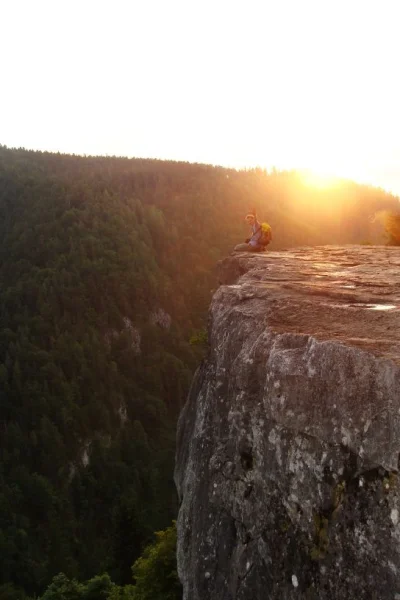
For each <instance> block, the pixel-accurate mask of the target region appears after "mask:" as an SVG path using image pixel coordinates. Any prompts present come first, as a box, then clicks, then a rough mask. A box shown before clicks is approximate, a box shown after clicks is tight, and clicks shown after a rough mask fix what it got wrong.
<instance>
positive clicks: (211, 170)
mask: <svg viewBox="0 0 400 600" xmlns="http://www.w3.org/2000/svg"><path fill="white" fill-rule="evenodd" d="M252 207H255V208H256V209H257V210H258V213H259V216H260V218H261V219H262V220H267V221H268V222H269V223H270V224H271V226H272V229H273V236H274V241H273V244H272V248H274V249H277V248H282V247H288V246H295V245H299V244H301V245H303V244H321V243H359V242H365V241H370V242H378V243H384V242H385V238H384V237H383V230H382V225H381V224H380V222H379V220H378V219H376V218H375V217H374V215H375V213H376V212H377V211H380V210H384V209H388V210H390V211H392V212H396V211H397V210H398V201H397V199H395V198H394V197H393V196H390V195H389V194H387V193H385V192H384V191H382V190H376V189H373V188H369V187H366V186H359V185H356V184H354V183H351V182H338V184H337V186H335V187H333V188H330V189H317V188H312V187H310V186H308V185H306V183H305V182H304V181H303V180H302V178H301V176H300V175H298V174H296V173H295V172H277V171H273V172H272V173H266V172H265V171H262V170H260V169H255V170H252V171H242V172H238V171H234V170H229V169H223V168H219V167H212V166H206V165H190V164H185V163H172V162H162V161H156V160H141V159H131V160H130V159H124V158H112V157H111V158H102V157H85V158H82V157H77V156H67V155H59V154H57V155H56V154H50V153H40V152H29V151H25V150H9V149H7V148H5V147H0V421H1V422H0V427H1V434H0V452H1V459H0V556H1V561H0V585H3V591H4V594H5V593H6V592H5V590H8V591H9V590H11V589H21V590H24V591H25V592H26V593H28V594H30V595H34V594H38V593H42V591H43V590H44V589H45V587H46V586H47V585H48V584H49V582H50V580H51V579H52V577H53V576H54V575H55V574H57V573H58V572H60V571H63V572H64V573H66V575H67V576H68V577H75V578H77V579H80V580H83V579H88V578H90V577H93V576H94V575H96V574H98V573H102V572H105V571H107V572H108V573H109V574H110V576H111V578H112V579H113V580H114V581H115V582H116V583H128V582H130V581H131V577H132V576H131V566H132V563H133V562H134V560H136V559H137V558H138V556H139V555H140V553H141V551H142V549H143V547H144V545H145V544H146V543H147V542H148V541H149V540H150V539H151V534H152V532H153V531H154V530H155V529H160V528H163V527H166V526H167V525H169V523H170V521H171V519H172V518H173V517H174V516H175V512H176V497H175V491H174V488H173V484H172V468H173V457H174V435H175V433H174V432H175V423H176V419H177V415H178V413H179V410H180V408H181V407H182V405H183V402H184V401H185V396H186V393H187V391H188V386H189V384H190V380H191V377H192V374H193V371H194V369H195V367H196V365H197V364H198V362H199V360H200V357H201V352H202V350H201V348H199V347H198V346H197V345H195V344H191V343H190V338H191V337H192V336H194V335H195V334H196V333H197V332H199V331H201V330H202V329H203V328H204V327H205V324H206V312H207V307H208V303H209V300H210V295H211V290H212V289H213V288H214V287H215V285H216V279H215V272H214V266H215V263H216V261H217V260H218V259H219V258H221V257H222V256H224V255H225V254H226V253H228V252H229V251H230V250H231V248H232V247H233V246H234V244H236V243H238V242H241V241H243V238H244V237H247V230H246V226H245V224H244V223H243V216H244V214H245V213H246V212H248V210H249V209H250V208H252ZM1 589H2V588H1V587H0V598H1V597H2V596H1ZM7 593H9V592H7ZM4 594H3V596H4V597H7V596H5V595H4Z"/></svg>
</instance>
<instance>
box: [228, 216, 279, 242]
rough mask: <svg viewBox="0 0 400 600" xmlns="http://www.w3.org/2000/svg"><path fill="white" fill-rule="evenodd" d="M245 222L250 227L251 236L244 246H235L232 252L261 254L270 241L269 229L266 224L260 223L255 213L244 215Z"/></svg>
mask: <svg viewBox="0 0 400 600" xmlns="http://www.w3.org/2000/svg"><path fill="white" fill-rule="evenodd" d="M245 221H246V223H247V224H248V225H250V228H251V236H250V237H249V238H247V240H246V241H245V242H244V244H237V246H235V247H234V252H263V251H264V250H265V248H266V247H267V246H268V244H269V243H270V241H271V239H272V233H271V227H270V226H269V225H268V223H260V222H259V221H258V219H257V214H256V212H255V211H252V212H251V213H249V214H248V215H246V217H245Z"/></svg>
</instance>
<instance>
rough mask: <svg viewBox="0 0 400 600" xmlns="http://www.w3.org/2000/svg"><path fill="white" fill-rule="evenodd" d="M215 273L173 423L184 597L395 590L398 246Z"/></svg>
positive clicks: (247, 259)
mask: <svg viewBox="0 0 400 600" xmlns="http://www.w3.org/2000/svg"><path fill="white" fill-rule="evenodd" d="M220 272H221V279H222V283H225V284H229V285H222V286H221V287H220V288H219V289H218V291H217V292H216V294H215V295H214V298H213V301H212V305H211V313H210V314H211V319H210V334H209V335H210V353H209V356H208V358H207V360H205V361H204V363H203V364H202V366H201V368H200V369H199V371H198V372H197V374H196V377H195V379H194V381H193V385H192V389H191V392H190V395H189V398H188V401H187V404H186V406H185V408H184V410H183V412H182V414H181V417H180V421H179V427H178V449H177V463H176V483H177V488H178V491H179V495H180V498H181V507H180V512H179V519H178V568H179V574H180V577H181V580H182V583H183V586H184V600H265V599H279V600H285V599H292V598H293V599H294V598H301V599H303V598H304V599H311V598H313V599H320V600H331V599H332V600H335V599H338V600H339V599H340V600H350V599H351V600H354V599H355V598H358V599H359V600H362V599H368V600H370V599H377V600H378V599H379V600H386V599H391V600H394V599H395V598H400V501H399V494H400V484H399V481H398V475H397V473H398V461H399V452H400V308H399V307H400V249H393V248H378V247H345V248H342V247H340V248H338V247H321V248H313V249H311V248H300V249H296V250H293V251H288V252H279V253H278V252H276V253H275V252H267V253H263V254H256V255H243V254H240V255H237V256H232V257H229V258H228V259H226V260H225V261H224V262H223V263H222V265H221V269H220ZM238 276H239V277H240V278H239V279H238V280H237V281H235V278H237V277H238Z"/></svg>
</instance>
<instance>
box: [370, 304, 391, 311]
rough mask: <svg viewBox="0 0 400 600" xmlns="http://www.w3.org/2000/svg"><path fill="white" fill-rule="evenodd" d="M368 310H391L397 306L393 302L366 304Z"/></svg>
mask: <svg viewBox="0 0 400 600" xmlns="http://www.w3.org/2000/svg"><path fill="white" fill-rule="evenodd" d="M366 308H369V310H393V309H394V308H397V306H396V305H395V304H367V307H366Z"/></svg>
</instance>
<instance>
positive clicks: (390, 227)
mask: <svg viewBox="0 0 400 600" xmlns="http://www.w3.org/2000/svg"><path fill="white" fill-rule="evenodd" d="M385 229H386V233H387V235H388V236H389V240H388V244H389V246H400V214H398V215H394V214H389V215H388V216H387V217H386V223H385Z"/></svg>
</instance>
